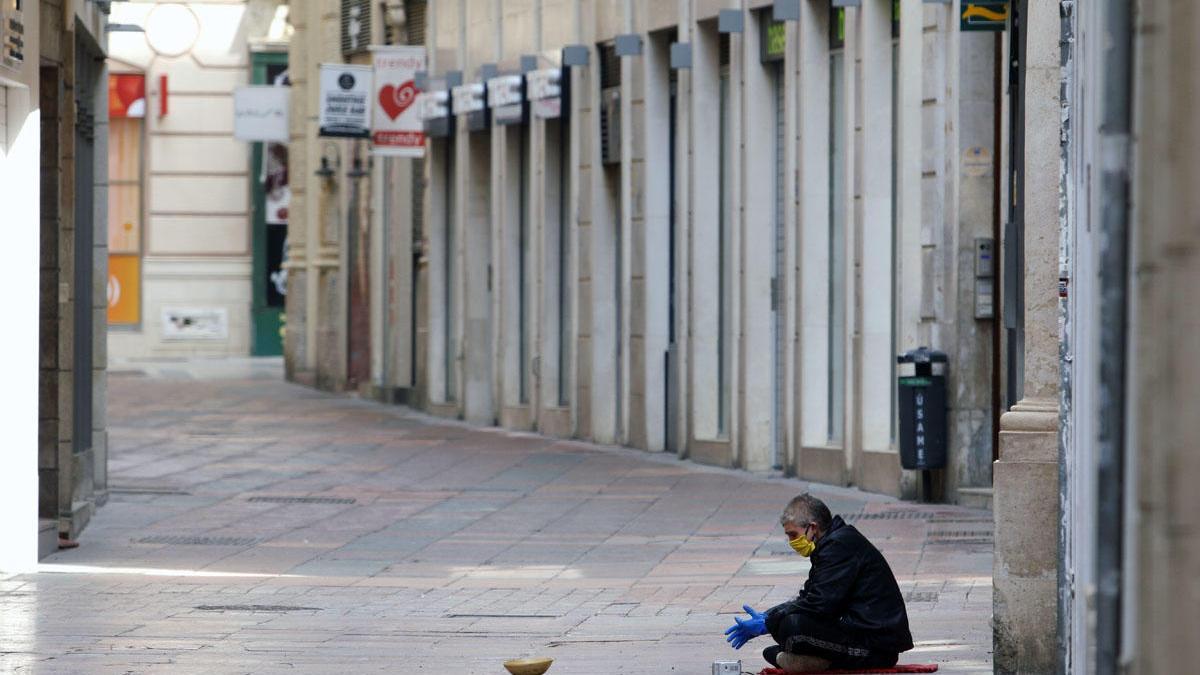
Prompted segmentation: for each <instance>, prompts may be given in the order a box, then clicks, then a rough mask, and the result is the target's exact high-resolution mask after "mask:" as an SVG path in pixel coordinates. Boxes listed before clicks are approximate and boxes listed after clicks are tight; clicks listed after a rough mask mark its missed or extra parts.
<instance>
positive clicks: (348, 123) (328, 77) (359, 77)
mask: <svg viewBox="0 0 1200 675" xmlns="http://www.w3.org/2000/svg"><path fill="white" fill-rule="evenodd" d="M370 98H371V66H347V65H342V64H336V63H334V64H329V63H322V64H321V114H320V130H319V132H318V133H317V135H318V136H336V137H341V138H369V137H370V136H371V101H370Z"/></svg>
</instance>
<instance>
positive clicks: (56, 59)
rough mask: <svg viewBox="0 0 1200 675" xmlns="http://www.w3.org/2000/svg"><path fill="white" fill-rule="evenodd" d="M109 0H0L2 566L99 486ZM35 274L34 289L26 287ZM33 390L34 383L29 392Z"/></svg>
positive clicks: (88, 509) (31, 553)
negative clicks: (6, 292) (6, 298)
mask: <svg viewBox="0 0 1200 675" xmlns="http://www.w3.org/2000/svg"><path fill="white" fill-rule="evenodd" d="M106 9H107V8H106V6H105V3H97V2H82V1H75V2H56V1H53V0H47V1H45V2H40V3H39V2H33V3H31V2H16V1H14V0H6V1H5V2H0V22H2V23H3V28H2V29H0V204H3V205H4V214H5V223H6V224H8V225H9V228H8V231H9V241H8V245H7V246H5V247H4V252H3V254H2V255H3V256H4V264H3V265H0V268H2V269H3V272H0V274H3V278H4V282H5V283H6V285H7V286H8V287H9V288H13V289H25V291H24V292H17V293H14V294H12V296H13V297H12V298H11V301H10V302H9V303H8V312H9V316H10V318H11V321H10V322H9V326H8V328H7V330H6V331H5V337H4V349H3V350H0V354H2V356H0V358H2V359H3V366H4V370H5V373H6V379H5V381H6V386H7V387H8V389H9V391H10V392H11V393H10V395H9V396H8V397H7V402H6V405H5V406H4V411H3V413H2V415H3V421H4V426H5V430H6V434H7V442H6V450H5V451H4V453H3V454H2V455H0V502H2V509H3V512H4V514H5V516H4V518H3V519H2V520H3V523H2V524H0V541H3V544H4V545H3V546H0V569H4V570H19V569H25V568H28V567H30V566H32V565H33V564H34V563H35V562H36V561H37V559H38V558H39V557H40V556H42V555H45V554H47V553H49V552H52V551H54V550H55V549H56V548H57V547H58V543H59V540H60V539H68V540H69V539H73V538H74V537H75V536H77V535H78V533H79V532H80V531H81V530H82V529H83V528H84V527H85V526H86V525H87V523H88V521H89V520H90V518H91V516H92V515H93V513H94V512H95V509H96V508H97V507H99V506H101V505H102V504H103V503H104V502H105V500H106V498H107V494H108V476H107V466H108V448H107V431H106V429H107V424H106V415H105V409H106V406H105V397H104V392H105V384H106V363H107V360H106V354H105V334H106V324H105V320H104V311H105V309H104V296H103V292H102V290H101V289H103V288H104V284H103V280H104V278H105V275H106V270H105V265H104V259H105V252H106V248H107V246H106V241H105V237H104V236H103V232H104V229H103V228H104V226H103V223H104V217H103V214H105V213H106V211H107V162H106V160H105V157H106V144H105V139H106V130H107V111H106V108H105V105H104V103H105V101H106V98H107V89H106V87H105V77H106V74H105V69H104V67H103V63H104V56H105V49H106V46H105V45H106V36H107V31H106V30H105V27H106V25H107V17H106ZM32 288H37V289H39V291H38V292H34V293H31V292H28V290H29V289H32ZM35 391H36V392H37V396H36V397H34V396H31V395H30V393H31V392H35Z"/></svg>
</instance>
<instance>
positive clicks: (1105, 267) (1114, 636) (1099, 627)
mask: <svg viewBox="0 0 1200 675" xmlns="http://www.w3.org/2000/svg"><path fill="white" fill-rule="evenodd" d="M1130 4H1131V3H1128V2H1126V0H1103V2H1101V3H1100V11H1101V12H1102V13H1103V16H1102V25H1103V32H1102V34H1101V36H1100V39H1101V40H1102V44H1103V48H1102V52H1101V59H1102V63H1101V70H1100V72H1102V73H1103V74H1104V75H1103V88H1102V90H1101V92H1102V95H1101V101H1102V103H1101V109H1100V130H1099V131H1100V136H1099V138H1100V144H1099V148H1100V158H1099V160H1100V265H1099V267H1100V298H1101V307H1100V350H1099V354H1100V378H1099V392H1098V393H1099V397H1098V402H1099V415H1098V424H1097V429H1098V438H1097V439H1096V440H1097V443H1096V449H1097V458H1098V467H1097V469H1098V494H1097V498H1098V499H1097V502H1098V508H1097V511H1098V512H1097V514H1096V516H1097V521H1096V527H1097V528H1100V527H1103V528H1104V530H1105V532H1106V533H1107V534H1108V535H1109V536H1106V537H1105V538H1104V539H1103V542H1104V544H1103V545H1100V546H1098V549H1097V551H1096V565H1097V570H1096V585H1097V589H1096V591H1097V592H1096V646H1097V653H1096V673H1097V675H1116V673H1117V672H1118V670H1119V658H1120V644H1121V603H1122V598H1121V574H1122V569H1121V566H1122V565H1121V563H1122V557H1123V549H1124V547H1125V542H1124V540H1123V539H1124V537H1123V523H1122V517H1123V515H1124V510H1123V502H1124V489H1125V485H1124V480H1125V476H1124V455H1125V451H1126V448H1125V414H1126V400H1125V381H1126V372H1125V369H1126V349H1127V339H1128V331H1127V328H1126V326H1127V322H1128V300H1127V296H1128V290H1129V180H1130V177H1129V173H1130V150H1129V145H1130V126H1131V125H1130V118H1131V107H1132V106H1131V102H1130V93H1131V89H1132V87H1131V63H1130V61H1131V54H1132V50H1131V47H1132V32H1131V19H1132V17H1131V12H1130ZM1114 538H1115V541H1114V540H1113V539H1114Z"/></svg>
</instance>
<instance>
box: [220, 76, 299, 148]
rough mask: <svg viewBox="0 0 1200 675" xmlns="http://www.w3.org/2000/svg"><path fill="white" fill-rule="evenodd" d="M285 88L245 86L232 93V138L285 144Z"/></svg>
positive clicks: (286, 97) (287, 91) (286, 135)
mask: <svg viewBox="0 0 1200 675" xmlns="http://www.w3.org/2000/svg"><path fill="white" fill-rule="evenodd" d="M290 92H291V89H290V88H289V87H276V86H273V85H248V86H244V87H237V88H235V89H234V90H233V137H234V138H236V139H238V140H239V141H266V142H271V141H274V142H278V143H286V142H287V140H288V99H289V93H290Z"/></svg>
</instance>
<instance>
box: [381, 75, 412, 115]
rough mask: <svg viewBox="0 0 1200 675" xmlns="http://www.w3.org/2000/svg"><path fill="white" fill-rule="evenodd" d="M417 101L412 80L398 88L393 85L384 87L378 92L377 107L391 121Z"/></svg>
mask: <svg viewBox="0 0 1200 675" xmlns="http://www.w3.org/2000/svg"><path fill="white" fill-rule="evenodd" d="M416 100H417V86H416V85H415V84H413V81H412V80H409V81H408V82H405V83H404V84H402V85H400V86H399V87H396V86H393V85H390V84H388V85H384V86H383V87H382V88H381V89H380V90H379V105H380V106H381V107H382V108H383V112H385V113H387V116H388V117H390V118H391V119H396V118H397V117H399V116H400V115H402V114H404V111H405V110H408V107H409V106H411V105H412V104H413V103H414V102H415V101H416Z"/></svg>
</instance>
